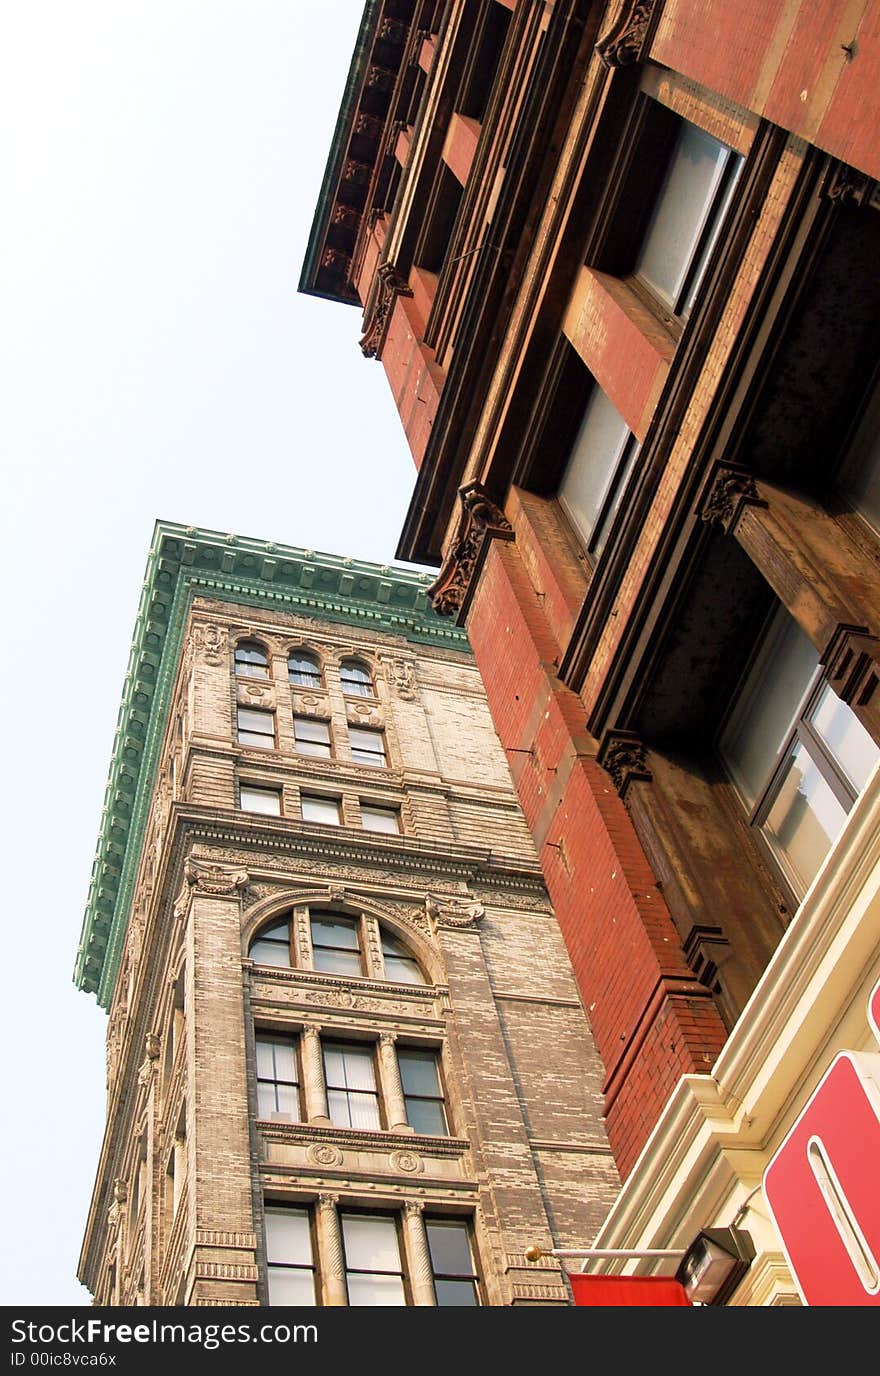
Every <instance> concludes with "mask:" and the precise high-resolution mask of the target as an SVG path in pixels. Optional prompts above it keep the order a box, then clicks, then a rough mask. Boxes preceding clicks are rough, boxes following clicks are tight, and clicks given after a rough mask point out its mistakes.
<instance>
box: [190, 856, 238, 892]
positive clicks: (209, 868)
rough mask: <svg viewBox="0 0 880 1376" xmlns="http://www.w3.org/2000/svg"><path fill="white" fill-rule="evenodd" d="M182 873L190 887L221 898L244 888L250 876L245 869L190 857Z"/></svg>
mask: <svg viewBox="0 0 880 1376" xmlns="http://www.w3.org/2000/svg"><path fill="white" fill-rule="evenodd" d="M183 873H184V878H185V879H186V882H187V884H188V885H189V887H190V889H195V890H196V891H197V892H198V893H204V894H211V895H215V896H218V897H223V898H228V897H230V896H232V895H234V894H237V893H238V892H239V891H240V890H241V889H243V888H245V887H246V886H247V882H248V879H249V877H250V876H249V875H248V872H247V870H245V869H237V868H235V867H234V866H232V865H217V864H212V863H211V862H210V861H206V860H194V859H192V858H190V859H189V860H187V862H186V865H185V867H184V871H183ZM178 902H179V900H178Z"/></svg>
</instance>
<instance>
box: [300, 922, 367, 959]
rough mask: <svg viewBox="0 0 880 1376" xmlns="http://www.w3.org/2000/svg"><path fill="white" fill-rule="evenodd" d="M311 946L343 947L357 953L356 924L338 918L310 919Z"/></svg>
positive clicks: (358, 947)
mask: <svg viewBox="0 0 880 1376" xmlns="http://www.w3.org/2000/svg"><path fill="white" fill-rule="evenodd" d="M312 945H313V946H343V947H345V948H346V949H347V950H350V951H359V950H360V942H359V941H358V933H357V924H356V923H355V922H346V921H344V920H340V919H338V918H335V919H331V918H326V917H313V918H312Z"/></svg>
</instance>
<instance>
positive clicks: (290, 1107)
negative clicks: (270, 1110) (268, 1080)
mask: <svg viewBox="0 0 880 1376" xmlns="http://www.w3.org/2000/svg"><path fill="white" fill-rule="evenodd" d="M275 1104H276V1107H275V1113H276V1114H280V1115H281V1116H282V1117H284V1118H286V1119H287V1120H288V1121H289V1122H291V1123H298V1122H299V1093H298V1091H297V1087H296V1085H283V1084H280V1085H278V1086H277V1088H276V1091H275Z"/></svg>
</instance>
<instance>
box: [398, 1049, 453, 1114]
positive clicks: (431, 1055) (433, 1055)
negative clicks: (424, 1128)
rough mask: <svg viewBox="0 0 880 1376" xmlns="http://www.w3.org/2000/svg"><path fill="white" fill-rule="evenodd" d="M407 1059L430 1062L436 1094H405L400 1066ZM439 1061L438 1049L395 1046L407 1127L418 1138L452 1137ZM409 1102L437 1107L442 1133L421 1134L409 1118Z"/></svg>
mask: <svg viewBox="0 0 880 1376" xmlns="http://www.w3.org/2000/svg"><path fill="white" fill-rule="evenodd" d="M407 1057H411V1058H412V1060H414V1061H415V1060H418V1061H426V1062H430V1064H431V1065H432V1066H433V1068H434V1074H435V1078H436V1082H437V1092H436V1094H417V1093H409V1092H407V1088H406V1083H405V1081H404V1076H403V1065H402V1061H405V1060H406V1058H407ZM441 1060H442V1053H441V1052H440V1050H439V1049H435V1048H434V1047H430V1046H401V1045H399V1044H398V1046H397V1069H398V1073H399V1075H400V1085H401V1089H402V1090H403V1103H404V1107H405V1109H406V1121H407V1123H408V1124H409V1126H410V1127H411V1128H412V1129H413V1132H414V1134H415V1135H416V1136H418V1137H451V1136H452V1135H453V1134H452V1130H451V1128H450V1124H449V1113H448V1111H447V1107H446V1093H445V1087H444V1084H443V1075H442V1069H441ZM411 1102H412V1103H414V1104H422V1103H430V1104H436V1105H439V1109H440V1117H441V1118H442V1120H443V1131H442V1132H437V1131H434V1130H432V1131H431V1132H421V1131H420V1130H419V1127H418V1126H417V1124H415V1123H413V1122H412V1120H411V1118H410V1103H411Z"/></svg>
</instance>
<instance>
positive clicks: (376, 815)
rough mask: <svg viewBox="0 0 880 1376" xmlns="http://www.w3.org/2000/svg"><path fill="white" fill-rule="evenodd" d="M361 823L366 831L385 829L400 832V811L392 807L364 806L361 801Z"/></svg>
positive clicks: (390, 833) (394, 833) (393, 833)
mask: <svg viewBox="0 0 880 1376" xmlns="http://www.w3.org/2000/svg"><path fill="white" fill-rule="evenodd" d="M361 825H362V826H363V828H364V831H384V832H387V833H388V834H389V835H399V834H400V813H399V812H395V811H394V810H393V809H392V808H382V807H364V805H363V803H361Z"/></svg>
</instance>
